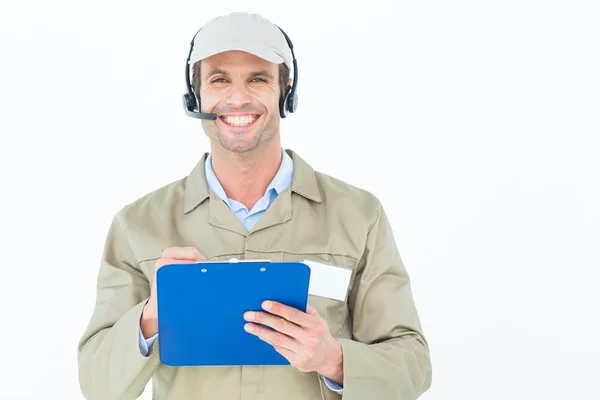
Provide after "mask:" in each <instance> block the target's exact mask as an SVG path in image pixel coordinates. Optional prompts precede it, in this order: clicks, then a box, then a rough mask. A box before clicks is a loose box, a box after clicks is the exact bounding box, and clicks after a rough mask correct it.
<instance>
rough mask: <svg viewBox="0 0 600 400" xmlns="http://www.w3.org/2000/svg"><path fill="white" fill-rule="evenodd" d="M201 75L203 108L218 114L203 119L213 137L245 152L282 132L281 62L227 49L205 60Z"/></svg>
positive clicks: (209, 134)
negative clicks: (269, 60)
mask: <svg viewBox="0 0 600 400" xmlns="http://www.w3.org/2000/svg"><path fill="white" fill-rule="evenodd" d="M200 75H201V76H200V80H201V83H200V94H199V97H200V100H201V106H202V112H208V113H214V114H217V116H218V118H217V119H216V120H215V121H208V120H203V121H202V126H203V128H204V131H205V132H206V134H207V135H208V136H209V137H210V138H211V139H214V140H217V141H218V142H219V143H220V144H221V146H223V147H224V148H225V149H227V150H229V151H233V152H237V153H244V152H248V151H251V150H254V149H255V148H257V147H258V146H260V144H261V143H263V142H265V141H267V140H269V139H271V138H272V137H274V136H275V135H277V134H279V121H280V116H279V93H280V89H279V83H278V82H279V69H278V64H273V63H270V62H268V61H266V60H263V59H262V58H259V57H256V56H254V55H252V54H249V53H246V52H243V51H227V52H224V53H219V54H215V55H213V56H211V57H208V58H205V59H204V60H202V64H201V65H200Z"/></svg>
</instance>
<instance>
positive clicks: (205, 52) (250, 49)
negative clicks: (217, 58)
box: [189, 42, 284, 65]
mask: <svg viewBox="0 0 600 400" xmlns="http://www.w3.org/2000/svg"><path fill="white" fill-rule="evenodd" d="M231 50H240V51H245V52H246V53H250V54H253V55H255V56H257V57H260V58H262V59H263V60H266V61H269V62H272V63H273V64H281V63H283V62H284V59H283V57H282V56H280V55H279V54H277V53H275V52H274V51H273V49H272V48H271V47H269V46H266V45H263V44H262V43H243V42H236V43H227V44H225V43H221V44H218V43H211V44H210V45H208V46H203V48H201V49H198V48H197V47H196V46H194V49H193V50H192V55H191V57H190V62H189V64H190V65H192V64H195V63H196V62H198V61H201V60H203V59H205V58H207V57H210V56H214V55H215V54H219V53H223V52H225V51H231Z"/></svg>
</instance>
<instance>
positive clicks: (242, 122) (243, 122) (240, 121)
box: [219, 114, 260, 126]
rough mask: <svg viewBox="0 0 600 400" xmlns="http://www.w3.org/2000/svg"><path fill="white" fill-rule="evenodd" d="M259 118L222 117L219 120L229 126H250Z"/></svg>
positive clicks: (242, 116)
mask: <svg viewBox="0 0 600 400" xmlns="http://www.w3.org/2000/svg"><path fill="white" fill-rule="evenodd" d="M258 118H260V115H256V114H247V115H222V116H220V117H219V119H220V120H221V121H223V122H225V123H226V124H227V125H230V126H250V125H252V124H253V123H255V122H256V120H257V119H258Z"/></svg>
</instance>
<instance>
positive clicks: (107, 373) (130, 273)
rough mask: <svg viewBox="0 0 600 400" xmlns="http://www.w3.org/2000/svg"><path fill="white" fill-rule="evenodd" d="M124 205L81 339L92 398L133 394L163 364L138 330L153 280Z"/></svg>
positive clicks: (83, 383)
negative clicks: (141, 261) (141, 262)
mask: <svg viewBox="0 0 600 400" xmlns="http://www.w3.org/2000/svg"><path fill="white" fill-rule="evenodd" d="M123 211H124V210H121V211H120V212H119V213H117V215H116V216H115V217H114V218H113V221H112V223H111V226H110V229H109V232H108V235H107V239H106V243H105V246H104V250H103V253H102V258H101V260H100V268H99V272H98V277H97V285H96V302H95V305H94V309H93V312H92V316H91V319H90V321H89V323H88V326H87V328H86V330H85V332H84V334H83V336H82V337H81V339H80V341H79V344H78V354H77V356H78V357H77V362H78V377H79V386H80V389H81V392H82V394H83V395H84V397H85V398H86V399H88V400H96V399H97V400H111V399H135V398H138V397H139V396H140V395H141V394H142V392H143V391H144V389H145V387H146V384H147V383H148V382H149V381H150V379H151V378H152V375H154V372H155V371H156V369H157V368H158V366H159V364H160V360H159V358H158V354H157V353H158V352H157V351H155V350H156V349H154V350H150V354H148V355H147V356H144V355H143V354H142V352H141V351H140V347H139V337H138V331H139V326H140V317H141V315H142V310H143V307H144V305H145V304H146V302H147V300H148V298H149V297H150V283H149V282H148V280H147V279H146V277H145V275H144V274H143V272H142V271H141V270H140V269H139V268H138V266H137V262H136V260H135V257H134V255H133V251H132V249H131V246H130V243H129V239H128V236H127V231H126V227H125V225H124V221H123Z"/></svg>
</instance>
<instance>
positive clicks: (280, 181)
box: [204, 149, 294, 206]
mask: <svg viewBox="0 0 600 400" xmlns="http://www.w3.org/2000/svg"><path fill="white" fill-rule="evenodd" d="M211 161H212V155H211V154H208V157H207V158H206V161H205V162H204V174H205V176H206V183H207V184H208V188H209V189H210V190H212V191H213V192H215V194H216V195H217V196H219V197H220V198H221V199H223V201H225V202H226V203H227V204H229V205H230V206H231V203H230V201H229V199H228V198H227V195H226V194H225V190H224V189H223V186H222V185H221V183H220V182H219V179H218V178H217V176H216V175H215V172H214V170H213V168H212V163H211ZM293 176H294V162H293V161H292V158H291V157H290V156H289V155H288V154H287V152H285V151H283V149H281V164H280V165H279V169H278V170H277V173H276V174H275V177H273V180H272V181H271V183H270V184H269V186H268V187H267V190H266V191H265V195H266V194H267V193H269V192H270V191H271V190H275V193H276V194H279V193H281V192H283V191H284V190H285V189H287V188H288V187H289V186H290V185H291V184H292V178H293Z"/></svg>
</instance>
